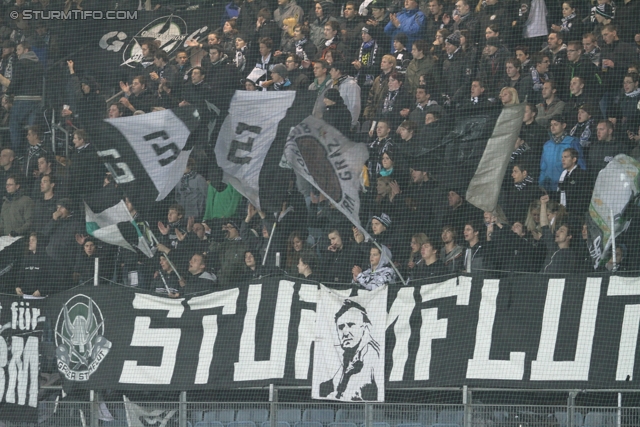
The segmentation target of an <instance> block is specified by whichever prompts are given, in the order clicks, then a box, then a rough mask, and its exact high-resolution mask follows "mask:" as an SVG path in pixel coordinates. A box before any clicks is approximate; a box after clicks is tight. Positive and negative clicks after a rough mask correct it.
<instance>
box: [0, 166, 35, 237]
mask: <svg viewBox="0 0 640 427" xmlns="http://www.w3.org/2000/svg"><path fill="white" fill-rule="evenodd" d="M21 180H22V177H21V176H20V175H12V176H10V177H9V178H7V180H6V185H5V188H6V190H7V194H6V196H4V200H3V203H2V210H0V236H12V237H16V236H24V235H26V234H28V233H29V231H30V230H31V220H32V215H33V200H31V198H30V197H29V196H27V195H25V194H23V192H22V188H21V187H22V186H21V185H20V184H21V182H22V181H21Z"/></svg>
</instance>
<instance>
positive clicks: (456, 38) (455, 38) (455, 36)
mask: <svg viewBox="0 0 640 427" xmlns="http://www.w3.org/2000/svg"><path fill="white" fill-rule="evenodd" d="M460 36H461V34H460V31H454V32H453V33H452V34H450V35H449V37H447V38H446V39H445V41H444V42H445V43H449V44H452V45H454V46H456V47H460Z"/></svg>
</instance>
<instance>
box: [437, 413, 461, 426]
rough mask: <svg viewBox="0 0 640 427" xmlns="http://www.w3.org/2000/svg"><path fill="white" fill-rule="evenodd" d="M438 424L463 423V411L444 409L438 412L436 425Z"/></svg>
mask: <svg viewBox="0 0 640 427" xmlns="http://www.w3.org/2000/svg"><path fill="white" fill-rule="evenodd" d="M440 424H457V425H459V426H461V425H462V424H464V411H451V410H448V409H445V410H443V411H440V413H439V414H438V425H440Z"/></svg>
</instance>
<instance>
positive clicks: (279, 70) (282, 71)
mask: <svg viewBox="0 0 640 427" xmlns="http://www.w3.org/2000/svg"><path fill="white" fill-rule="evenodd" d="M271 72H272V73H276V74H278V75H279V76H280V77H282V78H283V79H286V78H287V77H288V76H289V71H287V67H285V66H284V65H282V64H277V65H274V66H273V68H272V69H271Z"/></svg>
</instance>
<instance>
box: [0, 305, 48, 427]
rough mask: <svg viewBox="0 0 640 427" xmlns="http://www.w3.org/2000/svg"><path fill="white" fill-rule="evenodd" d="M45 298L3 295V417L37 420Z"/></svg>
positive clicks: (0, 397)
mask: <svg viewBox="0 0 640 427" xmlns="http://www.w3.org/2000/svg"><path fill="white" fill-rule="evenodd" d="M43 306H44V301H43V300H23V299H22V298H20V297H18V296H15V295H14V296H11V295H0V420H3V421H14V422H25V423H37V422H38V386H39V383H38V381H39V375H40V372H39V366H40V342H41V339H42V329H43V326H44V323H45V322H46V320H47V319H46V316H45V310H44V309H43Z"/></svg>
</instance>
